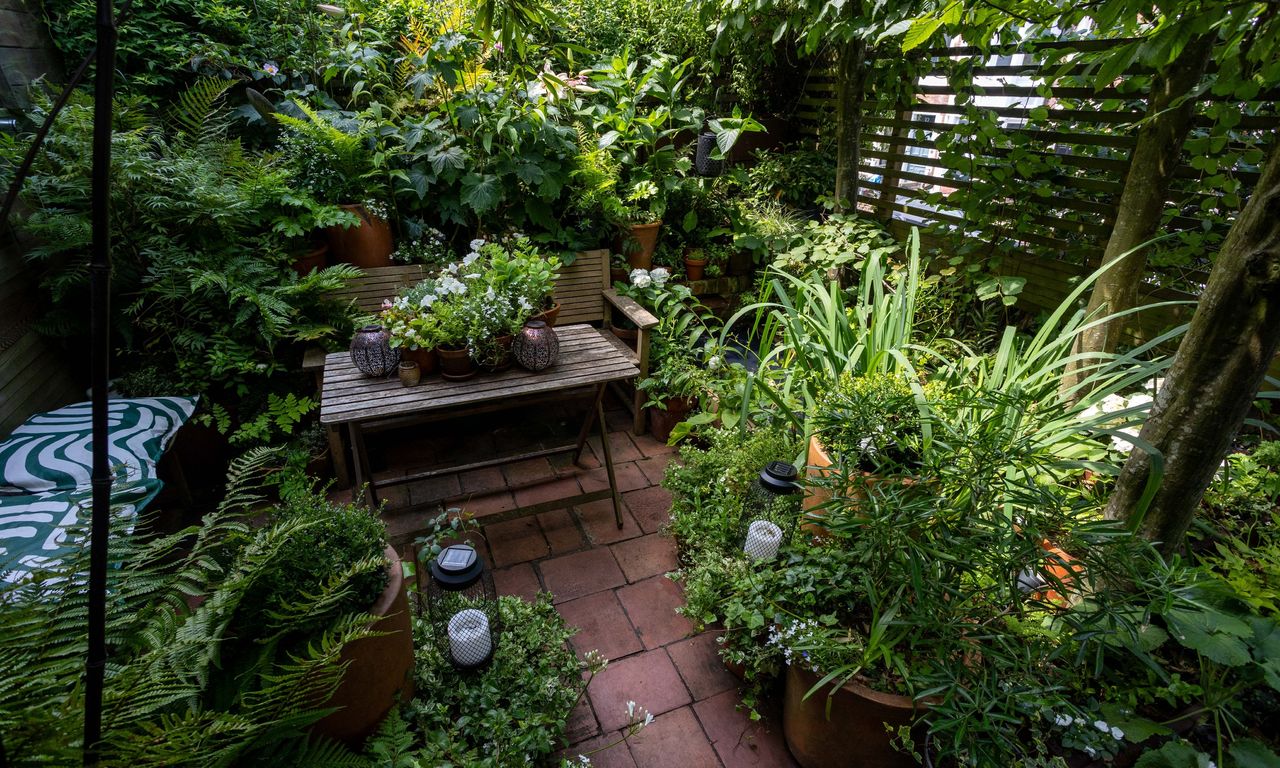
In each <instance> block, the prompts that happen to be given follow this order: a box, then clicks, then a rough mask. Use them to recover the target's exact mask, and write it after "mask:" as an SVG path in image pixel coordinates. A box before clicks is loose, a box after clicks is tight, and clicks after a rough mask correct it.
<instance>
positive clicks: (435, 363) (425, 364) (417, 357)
mask: <svg viewBox="0 0 1280 768" xmlns="http://www.w3.org/2000/svg"><path fill="white" fill-rule="evenodd" d="M400 360H401V361H405V360H411V361H413V362H415V363H417V364H418V370H419V371H421V372H422V375H423V376H429V375H431V374H433V373H435V372H436V369H437V368H439V367H440V358H439V357H438V356H437V355H436V350H435V348H434V347H432V348H431V349H422V348H421V347H418V348H416V349H410V348H409V347H401V348H400Z"/></svg>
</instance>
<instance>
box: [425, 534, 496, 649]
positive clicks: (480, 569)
mask: <svg viewBox="0 0 1280 768" xmlns="http://www.w3.org/2000/svg"><path fill="white" fill-rule="evenodd" d="M430 570H431V580H430V581H429V582H428V583H427V592H426V613H427V621H428V622H429V623H430V624H431V633H432V637H434V638H435V642H436V645H437V647H438V648H439V649H440V653H441V654H442V655H443V656H444V657H445V658H446V659H448V660H449V662H450V663H451V664H453V665H454V666H455V667H457V668H458V669H476V668H478V667H482V666H484V665H486V664H488V663H489V661H490V660H492V659H493V652H494V650H495V649H496V648H497V644H498V631H499V629H500V616H499V614H498V593H497V591H496V590H495V589H494V586H493V576H492V574H490V573H489V571H488V569H486V568H485V567H484V563H483V562H482V561H481V560H480V557H479V555H477V554H476V551H475V549H474V548H473V547H471V546H468V545H466V544H454V545H453V546H450V547H445V548H444V549H443V550H441V552H440V554H439V555H437V556H436V559H435V560H432V561H431V567H430Z"/></svg>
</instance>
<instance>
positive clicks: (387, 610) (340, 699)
mask: <svg viewBox="0 0 1280 768" xmlns="http://www.w3.org/2000/svg"><path fill="white" fill-rule="evenodd" d="M386 556H387V559H388V560H390V561H391V564H390V565H388V566H387V575H388V576H389V577H390V578H389V580H388V582H387V588H386V589H384V590H383V591H382V595H381V596H380V597H379V598H378V601H377V602H376V603H374V604H373V608H372V610H371V611H370V613H372V614H373V615H375V616H379V617H381V618H379V619H377V620H376V621H374V622H373V629H375V630H376V631H378V632H385V633H387V634H384V635H380V636H378V637H366V638H363V639H360V640H356V641H355V642H353V643H348V644H347V645H346V646H344V647H343V649H342V654H341V657H340V658H341V663H349V666H348V667H347V670H346V672H344V673H343V675H342V682H341V683H340V684H339V685H338V690H337V692H335V693H334V694H333V698H331V699H329V701H328V703H327V704H326V705H325V706H326V707H340V709H339V710H338V711H337V712H334V713H333V714H331V715H329V716H328V717H326V718H324V719H323V720H321V721H319V722H318V723H316V724H315V725H313V726H312V727H311V729H312V731H314V732H315V733H317V734H321V735H324V736H327V737H329V738H331V739H335V740H337V741H341V742H343V743H345V744H348V745H350V746H353V747H358V746H359V745H360V744H361V743H363V742H364V740H365V739H367V738H369V736H370V735H372V734H373V732H374V731H376V730H377V729H378V725H379V724H380V723H381V722H382V720H383V719H384V718H385V717H386V716H387V713H388V712H390V711H391V708H392V707H394V706H397V705H398V704H400V703H402V702H405V701H408V700H409V699H410V698H411V697H412V696H413V629H412V627H411V626H410V623H409V597H408V593H407V592H406V591H405V581H404V570H403V569H402V568H401V565H400V556H399V555H397V554H396V551H395V550H394V549H392V548H391V547H387V549H386Z"/></svg>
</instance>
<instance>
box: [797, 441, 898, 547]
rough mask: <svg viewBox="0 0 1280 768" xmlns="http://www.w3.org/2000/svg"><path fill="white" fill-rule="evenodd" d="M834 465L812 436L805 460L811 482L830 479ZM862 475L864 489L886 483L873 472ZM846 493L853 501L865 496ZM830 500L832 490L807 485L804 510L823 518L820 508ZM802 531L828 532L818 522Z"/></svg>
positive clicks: (849, 490)
mask: <svg viewBox="0 0 1280 768" xmlns="http://www.w3.org/2000/svg"><path fill="white" fill-rule="evenodd" d="M834 463H835V460H834V459H832V458H831V454H830V453H828V452H827V447H826V446H825V445H823V444H822V441H821V440H820V439H818V436H817V435H811V436H810V437H809V453H808V458H807V459H805V464H806V466H805V470H804V473H805V476H806V477H807V478H808V479H809V480H810V481H814V480H818V479H821V478H825V477H830V476H831V475H832V474H833V473H834V471H835V470H832V469H831V468H830V467H831V465H832V464H834ZM860 474H861V475H862V483H863V487H870V486H872V485H875V484H876V483H879V482H884V478H881V477H880V476H878V475H876V474H874V473H872V472H862V473H860ZM895 481H896V482H900V483H902V484H903V485H904V486H912V485H914V484H915V483H917V482H919V480H915V479H912V478H910V477H902V478H896V479H895ZM844 493H845V495H847V496H848V497H849V498H851V499H860V498H863V497H864V496H865V494H864V493H863V492H862V490H861V488H846V489H845V490H844ZM830 500H831V489H830V488H822V487H819V486H815V485H806V487H805V490H804V500H803V502H802V508H803V510H804V512H805V514H806V515H808V516H809V517H811V518H812V517H821V516H822V512H823V510H821V509H818V507H820V506H822V505H823V504H825V503H826V502H828V501H830ZM800 529H801V530H803V531H807V532H809V533H812V534H815V535H818V536H821V535H824V534H825V533H826V532H827V529H826V528H825V527H823V526H822V524H821V523H816V522H807V523H805V524H804V525H802V526H800Z"/></svg>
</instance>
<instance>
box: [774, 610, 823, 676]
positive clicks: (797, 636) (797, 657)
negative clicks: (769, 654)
mask: <svg viewBox="0 0 1280 768" xmlns="http://www.w3.org/2000/svg"><path fill="white" fill-rule="evenodd" d="M817 628H818V622H816V621H814V620H813V619H808V620H805V621H793V622H791V623H790V624H788V625H787V626H785V627H782V628H778V627H773V628H772V629H770V630H769V639H768V641H767V644H768V645H772V646H773V647H775V648H778V649H779V650H781V651H782V658H783V659H784V660H785V661H786V662H787V664H788V665H790V664H792V663H793V662H798V663H799V664H801V665H802V666H805V667H808V668H809V670H810V671H811V672H814V673H818V674H820V673H821V672H820V670H819V669H818V665H817V664H815V663H813V660H812V659H810V658H809V652H808V651H801V652H799V653H796V652H795V650H793V647H792V646H794V645H797V644H798V643H800V642H803V641H805V640H810V639H812V637H813V632H814V630H816V629H817Z"/></svg>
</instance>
